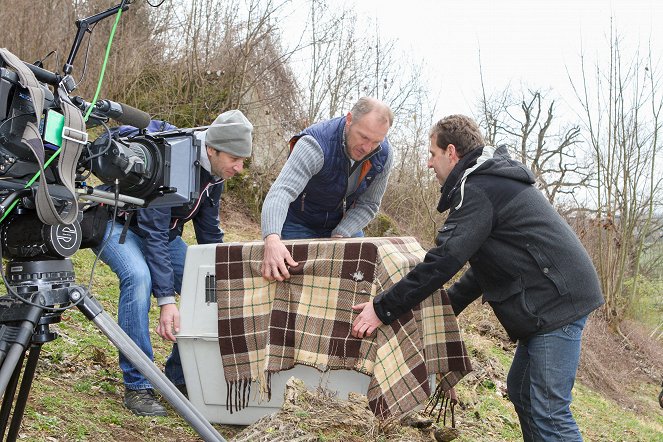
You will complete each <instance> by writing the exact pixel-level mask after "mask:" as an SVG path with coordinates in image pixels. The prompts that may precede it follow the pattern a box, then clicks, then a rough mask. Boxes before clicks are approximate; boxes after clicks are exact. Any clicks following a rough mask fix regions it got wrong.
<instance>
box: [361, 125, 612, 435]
mask: <svg viewBox="0 0 663 442" xmlns="http://www.w3.org/2000/svg"><path fill="white" fill-rule="evenodd" d="M429 150H430V159H429V161H428V167H429V168H432V169H433V170H434V171H435V174H436V176H437V178H438V180H439V182H440V184H441V185H442V196H441V198H440V202H439V205H438V208H437V209H438V211H440V212H444V211H446V210H449V216H448V218H447V220H446V222H445V223H444V226H442V227H441V228H440V229H439V231H438V235H437V238H436V244H437V246H436V247H434V248H433V249H431V250H429V251H428V253H427V254H426V257H425V259H424V261H423V262H422V263H420V264H418V265H417V266H416V267H415V268H414V269H413V270H412V271H411V272H410V273H408V274H407V275H406V276H405V277H404V278H403V279H402V280H401V281H399V282H398V283H397V284H395V285H394V286H393V287H392V288H391V289H390V290H388V291H387V292H384V293H381V294H380V295H378V296H376V297H375V299H374V300H373V301H372V302H370V303H365V304H360V305H357V306H355V307H354V308H355V310H357V311H360V312H361V313H360V314H359V315H358V316H357V318H355V321H354V323H353V330H352V334H353V335H354V336H355V337H364V336H368V335H370V334H372V333H373V332H374V331H375V329H376V328H377V327H378V326H380V325H382V324H389V323H391V322H392V321H394V320H396V319H397V318H398V317H400V316H401V315H402V314H403V313H405V312H407V311H409V310H410V309H411V308H412V307H413V306H415V305H416V304H418V303H419V302H421V301H422V300H423V299H425V298H426V297H428V296H430V294H431V293H433V292H434V291H435V290H436V289H438V288H440V286H442V284H444V283H446V282H447V281H448V280H450V279H451V278H452V277H453V276H454V275H455V274H456V272H458V271H459V270H460V269H461V268H462V267H463V266H464V265H465V263H467V262H469V264H470V266H469V268H468V269H467V270H466V271H465V272H464V273H463V275H462V276H461V278H460V279H459V280H458V282H456V283H455V284H453V285H452V286H451V287H450V288H449V289H448V291H447V293H448V296H449V299H450V301H451V305H452V306H453V309H454V313H455V314H456V315H458V314H459V313H460V312H461V311H463V309H464V308H465V307H467V306H468V305H469V304H470V303H471V302H472V301H474V300H475V299H477V298H478V297H479V296H481V295H482V294H483V302H488V303H489V304H490V306H491V307H492V308H493V311H494V312H495V315H496V316H497V318H498V319H499V321H500V322H501V324H502V325H503V326H504V328H505V329H506V331H507V333H508V334H509V336H510V337H511V339H513V340H517V341H518V346H517V349H516V353H515V357H514V360H513V363H512V365H511V369H510V371H509V375H508V379H507V387H508V392H509V397H510V399H511V401H512V403H513V404H514V407H515V409H516V412H517V413H518V417H519V419H520V424H521V428H522V431H523V438H524V440H525V441H579V440H582V438H581V436H580V432H579V430H578V426H577V424H576V422H575V420H574V418H573V415H572V414H571V410H570V404H571V389H572V387H573V384H574V381H575V376H576V371H577V368H578V362H579V357H580V338H581V335H582V330H583V327H584V325H585V321H586V320H587V315H588V314H589V313H590V312H592V311H593V310H595V309H596V308H598V307H599V306H601V305H602V304H603V302H604V301H603V296H602V294H601V288H600V284H599V281H598V277H597V275H596V270H595V269H594V266H593V265H592V262H591V260H590V258H589V256H588V255H587V252H586V251H585V249H584V248H583V246H582V244H581V243H580V241H579V240H578V238H577V236H576V235H575V233H574V232H573V230H572V229H571V228H570V227H569V226H568V224H567V223H566V222H565V221H564V220H563V219H562V217H561V216H559V214H558V213H557V212H556V211H555V210H554V209H553V208H552V206H551V205H550V203H549V202H548V201H547V200H546V199H545V198H544V197H543V195H542V194H541V192H540V191H539V190H538V189H536V188H535V187H534V186H533V184H534V176H533V174H532V172H531V171H530V170H529V169H527V168H526V167H525V166H524V165H522V164H520V163H518V162H517V161H514V160H512V159H511V158H510V157H509V155H508V153H507V151H506V149H505V148H503V147H500V148H497V149H495V148H493V147H492V146H484V140H483V137H482V135H481V132H480V130H479V127H478V126H477V124H476V123H475V122H474V121H473V120H472V119H470V118H468V117H465V116H462V115H452V116H449V117H446V118H444V119H442V120H440V121H439V122H438V123H437V124H435V125H434V126H433V129H432V130H431V138H430V149H429Z"/></svg>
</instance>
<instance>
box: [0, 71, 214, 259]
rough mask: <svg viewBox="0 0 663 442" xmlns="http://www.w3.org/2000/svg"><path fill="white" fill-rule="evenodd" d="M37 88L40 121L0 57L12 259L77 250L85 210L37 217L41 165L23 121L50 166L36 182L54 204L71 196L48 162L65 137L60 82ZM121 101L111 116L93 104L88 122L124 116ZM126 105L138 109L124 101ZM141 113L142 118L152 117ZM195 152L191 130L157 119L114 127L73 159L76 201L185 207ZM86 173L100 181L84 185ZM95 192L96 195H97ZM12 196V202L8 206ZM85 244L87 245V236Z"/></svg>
mask: <svg viewBox="0 0 663 442" xmlns="http://www.w3.org/2000/svg"><path fill="white" fill-rule="evenodd" d="M31 69H32V68H31ZM51 86H53V85H51ZM39 87H40V88H41V89H42V91H43V94H44V103H43V109H44V114H43V116H42V118H40V119H39V124H38V125H37V117H36V115H35V107H34V106H33V103H32V98H31V95H30V93H29V91H28V90H27V89H26V88H24V87H22V86H21V83H20V82H19V75H18V74H17V73H16V72H14V71H13V70H11V69H9V68H8V67H6V66H5V65H4V63H3V62H2V61H0V199H1V202H0V215H2V217H3V218H2V220H0V242H1V245H2V254H3V256H4V257H6V258H10V259H22V260H33V259H42V258H47V259H53V258H55V259H59V258H66V257H69V256H72V255H73V254H74V253H75V252H76V250H78V248H79V247H80V246H81V242H82V239H83V238H82V231H81V227H80V223H81V221H82V220H83V212H79V216H78V218H77V219H76V220H75V221H74V222H73V223H71V224H65V225H54V226H48V225H45V224H44V223H42V222H41V221H40V220H39V217H38V216H37V210H36V209H37V202H36V199H35V194H36V186H37V183H35V184H28V183H29V182H30V181H29V180H30V179H33V177H35V176H36V174H39V173H40V167H39V162H38V161H37V158H36V157H35V154H34V152H33V151H32V150H31V148H30V147H29V146H27V145H26V143H25V142H24V140H22V137H23V133H24V130H25V128H26V125H27V124H28V123H33V124H35V125H36V126H37V127H38V130H39V134H40V136H41V138H42V140H43V144H44V159H43V160H44V161H45V164H47V165H48V166H46V167H44V169H43V171H44V178H45V181H41V182H45V183H47V187H48V191H49V194H50V197H51V201H52V202H53V205H54V207H55V208H56V210H58V211H66V210H71V201H70V199H71V198H69V201H68V200H67V195H68V194H67V192H65V191H64V190H65V187H64V184H63V182H62V180H61V178H60V174H59V173H58V167H61V166H59V165H58V162H56V161H52V162H50V161H49V159H51V160H54V158H51V157H53V156H55V155H58V154H59V150H58V149H60V146H61V145H62V141H63V140H62V137H63V128H64V125H65V122H64V116H63V115H62V112H61V105H62V102H61V100H60V98H59V96H58V93H62V88H60V90H57V88H55V87H54V86H53V87H54V88H55V93H54V92H53V91H51V89H50V88H49V87H48V86H47V85H46V84H44V83H40V84H39ZM75 98H78V97H75ZM72 101H74V102H76V103H77V105H78V106H79V108H81V109H82V110H86V109H87V108H88V107H89V106H90V105H89V104H87V103H85V102H84V101H82V100H81V99H80V98H79V99H78V100H72ZM103 101H104V103H108V101H107V100H103ZM99 103H101V101H100V102H99ZM111 103H112V102H111ZM114 104H116V103H114ZM122 106H123V105H118V106H112V107H108V106H107V107H108V110H109V112H108V114H104V113H103V112H104V109H105V108H104V107H103V106H101V105H99V106H95V107H93V109H92V111H91V113H90V118H89V119H88V121H87V123H86V124H87V126H88V127H92V126H96V125H99V124H101V123H105V122H106V121H108V118H109V117H108V115H109V114H110V115H111V116H112V117H113V118H117V119H118V120H120V121H122V119H121V118H118V112H119V113H120V114H121V111H122ZM126 110H127V112H128V113H129V112H133V113H134V114H135V113H142V112H141V111H138V110H137V109H133V108H130V107H128V106H127V107H126ZM111 112H112V113H111ZM143 114H144V113H143ZM145 115H146V114H145ZM134 116H135V115H134ZM146 117H147V119H146V122H147V121H149V116H147V115H146ZM200 155H201V143H200V140H199V139H198V138H197V136H196V132H195V131H194V130H193V129H181V130H180V129H177V128H175V127H174V126H171V125H166V124H165V123H163V122H160V121H154V120H153V121H150V122H149V125H147V127H146V128H144V129H138V128H136V127H132V126H120V127H119V128H114V129H112V130H110V131H108V132H107V133H105V134H103V135H101V136H100V137H98V138H97V139H96V140H94V141H93V142H91V143H86V146H85V148H84V149H83V150H82V153H81V154H80V157H79V158H77V159H76V161H75V164H74V167H75V168H76V172H77V173H78V175H77V176H76V183H75V184H76V188H77V190H78V191H79V193H78V196H79V199H81V200H83V202H81V201H79V202H78V203H77V204H75V205H78V206H79V208H81V207H83V206H85V205H86V203H85V202H84V201H85V200H87V201H92V202H103V203H105V204H107V205H121V206H122V209H123V210H131V209H137V208H139V207H147V206H149V207H178V206H184V205H187V204H188V203H189V202H190V201H192V200H195V199H196V198H198V196H199V192H200V167H201V165H200ZM86 172H89V173H91V174H92V175H94V176H95V177H97V178H98V179H99V180H100V181H101V182H102V183H104V184H105V185H104V186H100V187H99V188H95V187H91V186H88V185H87V184H86V183H85V182H84V178H83V176H84V175H85V174H86ZM89 173H88V174H87V175H89ZM33 180H34V179H33ZM30 183H31V182H30ZM113 186H116V187H117V191H115V189H112V190H113V191H115V193H110V192H109V190H110V188H111V187H113ZM97 189H98V190H97ZM99 193H101V194H102V196H101V197H99V196H94V195H98V194H99ZM91 195H92V196H91ZM10 202H11V203H13V205H15V206H16V207H13V205H12V207H8V206H9V203H10ZM74 209H76V207H74ZM83 244H84V246H85V244H86V241H83Z"/></svg>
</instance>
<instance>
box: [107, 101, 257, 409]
mask: <svg viewBox="0 0 663 442" xmlns="http://www.w3.org/2000/svg"><path fill="white" fill-rule="evenodd" d="M252 131H253V126H252V125H251V123H250V122H249V120H248V119H247V118H246V117H245V116H244V114H242V112H240V111H239V110H230V111H227V112H224V113H222V114H221V115H219V116H218V117H217V118H216V120H214V123H212V125H211V126H210V127H209V128H208V129H207V130H205V131H201V132H198V133H197V134H196V136H197V137H198V138H199V139H200V141H201V146H205V148H204V149H202V152H201V159H200V162H201V165H202V170H201V179H200V183H201V189H200V196H199V198H198V199H197V200H196V201H193V202H191V203H190V204H189V205H187V206H184V207H177V208H171V207H158V208H150V207H147V208H144V209H139V210H138V211H137V212H136V213H135V216H133V217H129V218H128V219H129V225H128V231H126V238H125V241H124V243H123V244H120V237H121V235H122V230H123V227H124V226H123V224H124V223H125V222H127V219H126V218H120V217H118V218H117V219H115V220H111V221H109V222H108V225H107V227H106V233H105V237H108V236H109V235H110V236H111V237H110V240H109V241H108V243H107V244H106V246H105V248H103V250H101V254H100V255H99V257H100V258H101V259H102V260H103V261H104V262H105V263H106V264H108V266H109V267H110V268H111V269H112V270H113V272H115V274H117V276H118V278H119V281H120V299H119V305H118V323H119V325H120V327H121V328H122V329H123V330H124V331H125V332H126V333H127V335H129V336H130V337H131V339H132V340H133V341H134V342H135V343H136V344H137V345H138V346H139V347H140V348H141V349H142V350H143V351H144V352H145V354H146V355H147V356H148V357H150V359H154V356H153V351H152V345H151V342H150V330H149V317H148V313H149V309H150V301H151V299H150V292H151V293H153V294H154V296H155V297H156V299H157V303H158V305H159V307H160V309H161V314H160V317H159V325H158V326H157V328H156V332H157V333H158V334H159V335H160V336H161V337H162V338H164V339H168V340H171V341H173V342H175V333H177V332H178V331H179V323H180V316H179V311H178V309H177V305H176V303H175V302H176V300H175V295H176V293H179V292H180V291H181V285H182V275H183V271H184V258H185V256H186V249H187V246H186V243H185V242H184V241H183V240H182V238H181V235H182V230H183V225H184V224H185V223H186V222H187V221H189V220H193V226H194V229H195V233H196V240H197V241H198V243H199V244H211V243H220V242H223V230H221V228H220V227H219V204H220V198H221V193H222V191H223V181H224V180H225V179H227V178H230V177H232V176H233V175H235V174H236V173H238V172H240V171H241V170H242V169H243V162H244V159H245V158H247V157H249V156H250V155H251V149H252V138H251V134H252ZM95 253H99V249H95ZM119 359H120V368H121V369H122V373H123V379H124V386H125V393H124V405H125V406H126V407H127V408H128V409H129V410H131V411H132V412H133V413H135V414H137V415H139V416H165V415H166V409H165V408H164V407H163V405H162V404H161V403H160V402H159V401H158V400H157V399H156V397H155V395H154V390H153V388H152V385H151V384H150V382H149V381H148V380H147V379H146V378H145V377H144V376H143V375H142V374H141V373H140V372H139V371H138V370H137V369H136V368H135V367H134V366H133V365H132V364H131V363H130V362H129V361H128V359H126V358H125V357H124V356H123V355H122V354H121V353H120V358H119ZM165 372H166V376H167V377H168V378H169V379H170V380H171V382H173V384H175V386H177V387H178V388H179V389H180V391H182V392H183V393H185V394H186V389H185V385H184V374H183V372H182V366H181V363H180V357H179V352H178V350H177V344H174V345H173V350H172V352H171V354H170V356H169V358H168V360H167V361H166V369H165Z"/></svg>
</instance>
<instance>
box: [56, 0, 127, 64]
mask: <svg viewBox="0 0 663 442" xmlns="http://www.w3.org/2000/svg"><path fill="white" fill-rule="evenodd" d="M127 3H128V1H127V0H122V2H121V3H120V4H119V5H117V6H113V7H112V8H109V9H107V10H105V11H103V12H100V13H98V14H95V15H92V16H90V17H87V18H82V19H80V20H76V27H77V28H78V30H77V31H76V37H75V38H74V43H73V44H72V46H71V51H70V52H69V57H67V62H66V63H65V65H64V67H63V71H64V74H65V75H69V74H71V71H72V69H73V68H74V59H75V58H76V54H77V53H78V50H79V49H80V46H81V42H82V41H83V36H84V35H85V33H86V32H88V31H89V30H90V26H91V25H93V24H95V23H96V22H98V21H100V20H103V19H105V18H106V17H109V16H111V15H113V14H115V13H116V12H117V11H119V10H120V9H122V12H124V11H126V10H127V9H129V5H128V4H127Z"/></svg>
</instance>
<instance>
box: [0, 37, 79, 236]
mask: <svg viewBox="0 0 663 442" xmlns="http://www.w3.org/2000/svg"><path fill="white" fill-rule="evenodd" d="M0 58H2V60H3V61H4V62H5V63H6V64H7V65H8V66H10V67H11V68H13V69H14V70H15V71H16V73H17V74H18V77H19V82H20V84H21V86H22V87H24V88H25V89H27V91H28V93H29V94H30V98H31V99H32V106H33V108H34V111H35V115H36V117H37V120H36V124H35V123H33V122H28V123H27V124H26V126H25V129H24V131H23V136H22V137H21V142H22V143H23V144H25V145H26V146H28V147H29V148H30V150H31V151H32V153H33V154H34V156H35V158H36V159H37V162H38V164H39V171H40V175H39V186H38V187H37V191H36V196H35V201H36V208H37V215H38V216H39V219H40V220H41V221H42V222H43V223H44V224H48V225H55V224H71V223H73V222H74V221H76V220H77V218H78V202H77V201H78V197H77V195H76V190H75V188H74V180H75V171H76V164H77V162H78V157H79V156H80V153H81V151H82V149H83V146H84V145H85V144H87V132H86V131H85V122H84V121H83V115H82V114H81V112H80V110H79V109H78V108H77V107H76V106H74V105H73V104H72V103H71V101H70V100H69V96H68V95H67V93H66V91H65V89H64V88H63V87H62V86H59V87H58V89H57V91H56V92H57V95H58V97H59V98H60V105H61V110H62V113H63V115H64V119H65V122H64V128H63V129H62V146H61V152H60V158H59V160H58V174H59V177H60V181H61V182H62V184H63V186H64V187H65V188H66V190H67V192H68V193H69V195H68V196H67V197H66V198H65V199H66V200H67V206H68V207H67V208H66V210H64V211H63V212H62V214H60V213H59V212H58V210H57V209H56V208H55V205H54V204H53V200H52V198H51V195H50V193H49V191H48V183H47V182H46V175H45V173H44V161H45V153H44V143H43V141H42V138H41V134H40V132H39V129H38V128H39V123H40V122H41V120H42V118H43V115H44V91H43V90H42V88H41V87H40V85H39V82H38V81H37V78H36V77H35V75H34V73H32V71H31V70H30V69H29V68H28V67H27V66H26V65H25V64H24V63H23V62H22V61H21V60H20V59H19V58H18V57H17V56H15V55H14V54H12V53H11V52H9V51H8V50H7V49H6V48H0Z"/></svg>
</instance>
